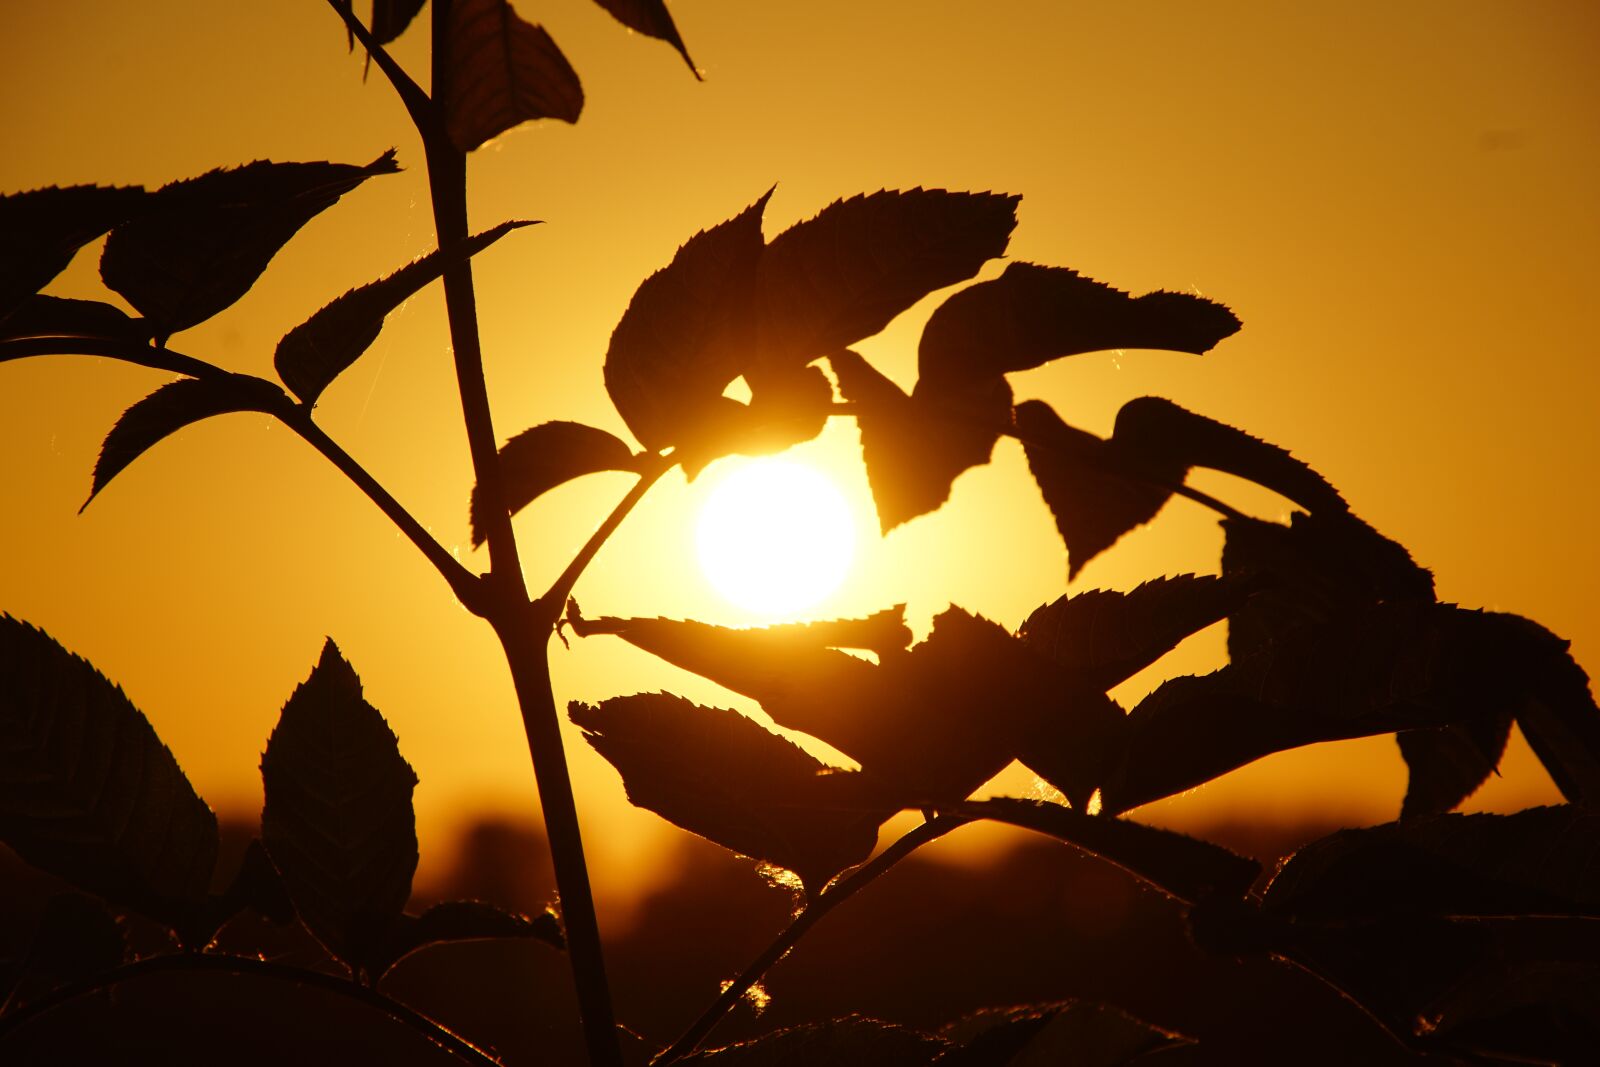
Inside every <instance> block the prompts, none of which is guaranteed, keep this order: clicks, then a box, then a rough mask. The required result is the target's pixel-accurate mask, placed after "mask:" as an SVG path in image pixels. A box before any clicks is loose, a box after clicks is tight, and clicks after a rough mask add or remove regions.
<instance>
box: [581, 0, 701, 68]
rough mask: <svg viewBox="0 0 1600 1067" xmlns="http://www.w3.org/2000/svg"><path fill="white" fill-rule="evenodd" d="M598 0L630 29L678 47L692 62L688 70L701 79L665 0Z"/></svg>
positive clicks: (687, 59)
mask: <svg viewBox="0 0 1600 1067" xmlns="http://www.w3.org/2000/svg"><path fill="white" fill-rule="evenodd" d="M595 3H597V4H599V5H600V6H601V7H603V8H605V9H606V10H607V11H609V12H611V17H612V18H614V19H616V20H617V21H618V22H620V23H622V24H623V25H624V26H626V27H628V29H630V30H634V31H636V32H638V33H642V34H644V35H645V36H646V37H654V38H655V39H656V40H658V41H665V42H667V43H668V44H670V45H671V46H672V47H673V48H676V49H677V50H678V54H679V55H680V56H682V57H683V61H684V62H685V63H687V64H689V72H690V73H691V74H693V75H694V76H695V79H696V80H699V78H700V72H699V71H698V70H695V67H694V60H692V59H690V58H689V50H688V49H687V48H685V47H684V44H683V38H682V37H681V36H680V35H679V34H678V27H677V26H676V25H674V24H673V21H672V15H671V13H670V12H668V11H667V5H666V2H665V0H595Z"/></svg>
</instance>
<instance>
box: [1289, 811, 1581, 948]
mask: <svg viewBox="0 0 1600 1067" xmlns="http://www.w3.org/2000/svg"><path fill="white" fill-rule="evenodd" d="M1597 871H1600V812H1595V811H1592V810H1589V809H1586V808H1582V807H1577V806H1574V805H1558V806H1554V807H1544V808H1529V809H1527V810H1524V811H1519V812H1516V813H1515V814H1512V815H1491V814H1477V815H1461V814H1456V813H1449V814H1444V815H1431V816H1424V817H1421V818H1416V819H1407V820H1405V821H1404V822H1397V823H1385V824H1384V825H1382V826H1374V827H1371V828H1369V829H1363V830H1340V831H1339V832H1337V833H1334V834H1331V835H1329V836H1327V837H1324V838H1322V839H1320V840H1318V841H1314V842H1312V843H1311V844H1309V845H1307V846H1305V847H1304V848H1302V849H1301V850H1300V851H1299V852H1296V853H1295V854H1294V855H1293V856H1292V857H1290V859H1289V861H1288V862H1287V863H1286V864H1284V866H1283V868H1282V869H1281V870H1279V872H1278V874H1277V876H1276V877H1275V878H1274V879H1273V880H1272V884H1271V885H1270V886H1268V887H1267V891H1266V894H1265V897H1264V903H1265V906H1266V907H1267V908H1268V909H1270V910H1272V911H1273V912H1275V913H1277V914H1279V915H1282V916H1285V917H1288V918H1292V919H1295V920H1297V921H1307V922H1338V921H1347V920H1364V919H1383V918H1415V917H1416V916H1419V915H1528V914H1534V915H1583V916H1589V917H1591V918H1593V917H1597V916H1600V878H1597V877H1596V872H1597Z"/></svg>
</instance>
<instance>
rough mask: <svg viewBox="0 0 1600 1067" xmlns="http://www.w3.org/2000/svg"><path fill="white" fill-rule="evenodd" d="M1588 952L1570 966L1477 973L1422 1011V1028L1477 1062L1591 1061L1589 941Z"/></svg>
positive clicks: (1597, 969) (1596, 980)
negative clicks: (1469, 1055) (1470, 1055)
mask: <svg viewBox="0 0 1600 1067" xmlns="http://www.w3.org/2000/svg"><path fill="white" fill-rule="evenodd" d="M1565 925H1568V926H1571V925H1575V924H1574V923H1571V922H1569V923H1567V924H1565ZM1584 925H1586V926H1590V927H1593V926H1597V925H1600V924H1597V923H1595V922H1593V921H1592V920H1590V921H1585V922H1584ZM1587 947H1588V949H1589V954H1588V955H1587V956H1585V957H1579V958H1575V959H1563V960H1548V959H1546V960H1527V961H1521V962H1518V963H1515V964H1512V965H1509V966H1499V967H1484V968H1481V969H1480V970H1478V971H1476V972H1475V973H1473V974H1470V975H1468V976H1467V977H1466V978H1465V979H1464V980H1463V981H1461V982H1460V983H1458V984H1457V985H1456V986H1455V987H1454V988H1452V989H1451V990H1450V991H1449V993H1448V994H1446V995H1445V996H1443V997H1440V998H1439V999H1437V1000H1435V1001H1434V1002H1432V1003H1430V1004H1429V1005H1427V1007H1426V1009H1425V1010H1424V1011H1423V1012H1422V1014H1421V1025H1422V1026H1425V1027H1426V1028H1427V1032H1428V1033H1429V1034H1431V1035H1434V1036H1436V1037H1437V1038H1442V1039H1443V1043H1444V1044H1445V1045H1446V1047H1448V1048H1453V1049H1457V1050H1460V1051H1462V1052H1467V1053H1470V1054H1474V1058H1475V1059H1478V1060H1479V1061H1480V1062H1496V1061H1503V1062H1509V1063H1554V1064H1578V1063H1583V1062H1585V1061H1587V1060H1589V1059H1592V1058H1593V1056H1594V1052H1595V1049H1596V1047H1600V963H1597V962H1596V960H1597V959H1600V956H1596V955H1595V949H1596V948H1597V947H1600V946H1596V945H1595V943H1594V939H1593V937H1592V936H1591V937H1590V939H1589V945H1588V946H1587Z"/></svg>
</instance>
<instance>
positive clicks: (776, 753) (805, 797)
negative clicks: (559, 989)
mask: <svg viewBox="0 0 1600 1067" xmlns="http://www.w3.org/2000/svg"><path fill="white" fill-rule="evenodd" d="M567 715H568V717H569V718H571V719H572V721H573V722H574V723H576V724H577V725H578V726H580V727H582V728H583V731H584V738H585V739H586V740H587V741H588V742H589V744H591V745H593V746H594V749H595V751H596V752H598V753H600V755H602V756H604V757H605V758H606V760H607V761H608V762H609V763H610V764H611V765H612V766H614V767H616V768H617V770H618V772H619V773H621V775H622V780H623V784H624V785H626V786H627V789H628V799H629V800H630V801H632V802H633V803H634V804H636V805H638V806H639V807H641V808H647V809H649V810H650V811H653V812H655V813H656V814H657V815H660V816H661V817H662V818H664V819H666V820H667V821H669V822H672V823H675V824H676V825H678V826H681V827H683V828H684V829H685V830H688V831H690V832H691V833H696V834H699V835H700V836H701V837H704V838H707V839H709V840H711V841H715V842H716V843H717V844H719V845H721V846H722V847H724V848H727V849H731V850H732V851H734V852H737V853H739V854H741V855H744V856H749V857H750V858H752V859H756V860H762V861H765V862H767V863H771V864H773V865H774V866H777V867H782V868H784V869H786V870H791V871H794V872H795V873H796V874H797V875H799V876H800V880H801V882H802V883H803V884H804V885H805V887H806V891H807V893H808V894H811V895H813V896H814V895H815V894H816V893H818V892H819V891H821V889H822V887H823V886H824V885H826V884H827V883H828V880H829V879H831V878H832V877H833V876H834V875H835V874H838V873H839V872H840V871H841V870H843V869H844V868H846V867H852V866H855V865H856V864H858V863H860V862H862V861H863V860H865V859H866V858H867V857H868V856H869V855H871V854H872V848H873V846H874V845H875V844H876V843H877V840H878V824H879V823H880V822H882V821H883V820H884V819H885V818H887V817H888V815H889V814H891V813H890V812H888V811H884V812H882V813H879V814H876V815H874V814H871V813H863V812H861V811H851V810H841V808H840V803H839V797H840V789H839V786H840V783H841V782H842V781H844V779H841V778H840V777H839V776H838V775H837V774H836V773H833V768H830V767H828V766H827V765H826V764H824V763H822V762H821V761H819V760H817V759H816V758H815V757H813V756H810V755H808V754H807V753H806V752H805V751H804V750H803V749H801V748H800V747H799V746H797V745H795V744H794V743H793V742H791V741H789V740H787V739H785V738H783V737H780V736H778V735H777V734H775V733H772V732H771V731H769V730H767V729H765V728H763V727H762V726H760V725H759V724H757V723H755V722H753V721H751V720H750V719H747V718H745V717H744V716H743V715H740V714H739V713H738V712H736V711H730V710H727V709H725V708H707V707H702V706H700V705H698V704H691V703H690V702H689V701H687V700H684V699H682V698H680V697H675V696H672V695H670V694H668V693H640V694H637V695H635V696H627V697H615V698H613V699H611V700H607V701H603V702H602V703H600V704H599V705H591V704H582V703H579V702H577V701H573V702H572V703H571V704H569V705H568V707H567Z"/></svg>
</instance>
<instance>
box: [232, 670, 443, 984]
mask: <svg viewBox="0 0 1600 1067" xmlns="http://www.w3.org/2000/svg"><path fill="white" fill-rule="evenodd" d="M261 784H262V787H263V789H264V791H265V797H266V804H265V807H264V808H263V809H262V812H261V840H262V841H263V843H265V844H266V846H267V851H268V852H270V853H271V854H272V861H273V863H274V864H276V865H277V868H278V871H279V872H280V873H281V874H282V875H283V884H284V887H285V888H286V889H288V891H289V897H290V899H292V900H293V901H294V905H295V910H296V911H298V912H299V913H300V918H301V920H302V921H303V922H304V923H305V924H306V927H307V929H309V930H310V931H311V932H312V933H313V934H314V935H316V938H317V940H318V941H321V942H322V943H323V944H324V945H325V946H327V948H328V951H330V952H332V953H333V954H334V955H335V956H337V957H338V958H339V959H341V960H343V961H345V962H346V963H348V964H350V965H351V967H352V969H358V968H366V967H370V966H371V964H372V962H373V961H374V960H376V959H377V958H378V957H379V956H381V952H380V950H379V946H380V945H381V938H382V936H383V933H384V931H386V930H387V929H388V928H389V926H390V925H391V924H392V923H393V922H394V921H395V920H396V918H397V917H398V916H399V915H400V914H401V910H402V909H403V908H404V907H405V903H406V899H407V898H408V897H410V895H411V876H412V874H413V873H414V872H415V871H416V868H417V832H416V823H415V818H414V816H413V814H412V810H411V791H412V789H413V788H414V787H415V786H416V784H417V776H416V774H414V773H413V772H412V770H411V765H410V764H408V763H407V762H406V761H405V759H404V757H402V756H401V755H400V750H399V747H398V745H397V743H396V741H395V736H394V733H393V732H392V731H391V730H390V729H389V725H388V723H386V722H384V719H383V716H382V715H381V714H379V712H378V709H377V708H374V707H373V706H372V705H371V704H368V703H367V702H366V700H364V699H363V698H362V695H361V680H360V679H359V678H357V677H356V672H355V671H354V670H353V669H352V668H351V666H350V664H349V663H347V662H346V661H345V659H344V657H343V656H341V655H340V654H339V649H338V647H337V646H335V645H334V643H333V642H332V641H331V640H330V641H328V643H327V644H326V645H324V646H323V649H322V658H321V660H320V661H319V662H318V663H317V666H316V668H315V669H314V670H312V672H311V676H310V677H309V678H307V679H306V680H305V681H304V682H303V683H301V684H300V686H299V687H298V688H296V689H295V691H294V694H293V695H292V696H291V697H290V698H289V701H288V703H287V704H285V705H284V706H283V714H282V715H281V717H280V718H279V719H278V725H277V726H276V727H275V728H274V729H273V731H272V736H271V737H269V738H268V739H267V750H266V752H265V753H264V754H263V755H262V757H261Z"/></svg>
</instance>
